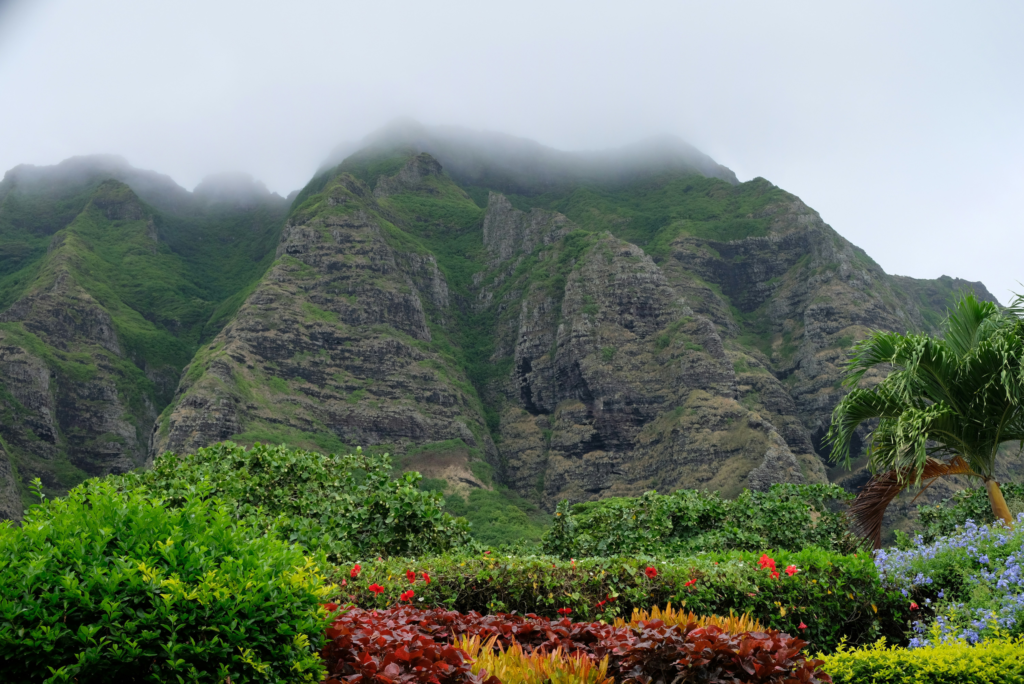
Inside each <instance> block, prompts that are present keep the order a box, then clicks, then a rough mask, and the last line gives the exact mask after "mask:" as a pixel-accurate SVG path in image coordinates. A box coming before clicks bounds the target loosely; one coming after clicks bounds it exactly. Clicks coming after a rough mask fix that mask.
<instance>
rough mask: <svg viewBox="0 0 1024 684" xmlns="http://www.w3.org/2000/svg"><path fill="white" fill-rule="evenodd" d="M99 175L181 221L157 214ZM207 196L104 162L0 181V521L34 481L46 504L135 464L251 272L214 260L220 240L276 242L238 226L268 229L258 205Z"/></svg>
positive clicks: (79, 162) (27, 171) (244, 262)
mask: <svg viewBox="0 0 1024 684" xmlns="http://www.w3.org/2000/svg"><path fill="white" fill-rule="evenodd" d="M110 176H114V177H124V178H126V179H128V181H129V182H131V183H135V184H137V185H138V186H139V187H140V188H141V189H142V191H143V192H145V193H146V194H147V197H151V198H153V199H154V201H156V202H158V203H160V204H161V205H162V206H165V207H177V208H184V209H186V210H187V212H186V213H187V214H188V215H187V216H185V217H182V216H178V215H171V214H166V213H162V212H161V211H160V210H157V209H154V208H153V207H152V206H150V205H148V204H146V203H145V202H143V201H142V200H141V199H140V198H139V195H138V194H137V193H136V191H135V190H134V189H132V188H131V187H129V185H126V184H125V183H122V182H120V181H118V180H115V179H113V178H111V177H110ZM264 192H265V189H264ZM215 195H216V193H215V192H214V193H212V194H211V195H210V197H213V196H215ZM250 195H252V193H250ZM210 197H204V198H202V199H201V201H199V202H197V201H195V199H194V198H193V197H192V196H191V195H190V194H189V193H188V192H187V191H185V190H183V189H181V188H179V187H178V186H176V185H175V184H174V183H173V182H172V181H171V180H170V179H169V178H166V177H163V176H157V175H156V174H152V173H147V172H139V171H137V170H134V169H132V168H131V167H129V166H127V164H125V163H124V162H123V161H122V160H117V159H107V158H99V159H97V158H84V159H76V160H69V162H66V163H64V164H61V165H58V166H56V167H42V168H36V167H18V168H17V169H14V170H12V171H11V172H8V174H7V175H6V176H5V177H4V180H3V181H2V182H0V515H2V516H7V515H8V514H9V513H10V511H14V514H19V515H20V511H21V508H22V504H21V501H20V500H19V501H18V502H17V504H16V505H15V504H9V502H8V499H10V497H11V496H16V498H19V499H20V497H22V496H24V495H27V492H28V490H27V488H26V486H25V485H26V483H27V482H28V481H29V480H31V479H33V478H35V477H39V478H40V479H41V480H42V482H43V485H44V490H45V491H46V493H47V494H48V495H51V496H52V495H57V494H62V493H63V492H65V491H66V490H67V489H68V488H70V487H71V486H73V485H75V484H77V483H78V482H80V481H81V480H82V479H84V478H85V477H88V476H95V475H104V474H107V473H111V472H123V471H125V470H128V469H131V468H136V467H139V466H142V465H145V464H146V463H147V461H148V458H149V441H150V435H151V433H152V429H153V426H154V422H155V419H156V417H157V415H158V414H159V412H160V410H161V409H162V408H163V407H164V406H165V405H166V404H167V402H168V401H169V400H170V399H171V397H173V395H174V391H175V388H176V386H177V383H178V379H179V376H180V375H181V370H182V368H183V367H184V366H185V365H186V363H187V361H188V359H189V358H190V357H191V356H192V354H193V353H194V351H195V348H196V346H197V342H198V340H199V339H200V338H201V335H202V332H203V330H204V328H206V327H207V325H208V323H207V320H208V319H209V317H210V315H211V313H215V312H216V313H220V314H221V315H225V314H227V315H230V312H232V311H233V309H231V302H230V301H228V302H225V303H224V305H221V306H218V303H219V302H221V301H223V299H224V298H225V297H228V296H230V294H231V288H232V287H236V288H241V287H243V286H245V284H246V282H245V279H244V276H245V275H246V274H247V273H251V272H252V271H253V270H255V269H257V268H258V264H257V265H255V266H253V265H251V264H253V261H252V257H257V260H258V255H259V250H258V247H255V248H253V247H252V246H248V245H247V246H246V247H245V248H243V249H242V250H241V252H242V254H240V256H239V258H238V259H236V260H235V261H234V263H232V261H231V260H230V259H221V258H219V257H220V256H222V254H223V249H221V248H220V246H221V245H222V244H223V243H224V239H228V240H233V239H234V237H235V236H236V235H238V234H242V235H245V236H246V238H247V240H248V241H249V242H250V243H253V242H255V243H259V242H260V241H261V240H265V238H266V233H268V232H272V233H273V237H274V239H275V242H276V236H277V232H276V229H275V228H274V227H273V226H272V225H270V226H266V227H262V226H261V227H260V228H259V230H258V231H253V230H251V229H250V228H249V227H248V226H246V225H245V222H246V219H247V218H252V219H254V220H255V221H263V222H266V221H267V219H268V217H271V216H272V212H269V211H268V209H267V205H266V203H265V202H264V204H263V205H261V206H259V207H256V208H253V206H252V205H251V204H248V205H246V207H245V208H242V209H239V208H235V207H233V206H229V205H223V203H221V204H217V203H216V202H213V200H211V199H210ZM250 199H251V198H250ZM264 199H265V198H264ZM278 200H280V198H278ZM208 201H209V202H213V205H215V206H213V205H211V206H213V208H211V209H207V208H204V207H206V204H204V203H206V202H208ZM204 212H206V213H204ZM240 224H241V225H240ZM190 237H191V239H190ZM204 239H205V240H206V241H208V242H209V243H213V244H211V245H208V246H201V247H200V249H198V250H194V251H193V253H194V254H196V259H195V260H193V261H192V262H191V263H190V262H189V260H188V258H187V257H186V258H183V257H182V256H181V255H180V254H179V253H178V252H176V251H175V247H174V246H175V245H176V246H178V247H180V246H182V245H183V244H184V245H185V246H186V248H191V247H192V246H193V245H194V244H195V243H197V242H198V243H202V241H203V240H204ZM211 272H212V273H211ZM211 276H212V277H211ZM218 278H220V281H219V282H218ZM10 481H14V483H15V485H14V489H11V488H10V487H9V486H8V485H9V484H10ZM12 492H13V494H12ZM12 515H13V514H12Z"/></svg>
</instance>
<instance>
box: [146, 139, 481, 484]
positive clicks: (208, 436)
mask: <svg viewBox="0 0 1024 684" xmlns="http://www.w3.org/2000/svg"><path fill="white" fill-rule="evenodd" d="M424 175H431V176H434V177H439V175H440V167H439V166H437V164H436V162H433V160H430V159H426V160H423V159H418V158H414V159H413V160H412V161H411V162H410V164H409V166H407V167H406V168H404V169H403V170H402V171H401V172H400V173H399V174H398V175H397V176H395V177H392V178H386V179H382V181H381V182H380V183H378V184H377V188H376V190H371V189H370V188H369V187H368V186H366V185H365V184H364V183H362V182H360V181H359V180H357V179H356V178H354V177H352V176H351V175H348V174H342V175H340V176H339V177H337V178H336V179H334V180H333V181H332V182H331V183H329V184H328V185H327V187H326V188H324V190H323V191H322V192H321V193H319V194H317V195H316V196H314V197H313V198H311V199H310V200H308V201H307V202H306V204H305V205H304V206H303V208H302V209H300V210H299V211H297V212H296V213H294V214H293V216H292V218H291V219H290V220H289V221H288V223H287V224H286V226H285V228H284V232H283V233H282V236H281V242H280V245H279V247H278V250H277V260H276V261H275V262H274V264H273V266H272V267H271V269H270V271H269V272H268V273H267V274H266V275H265V276H264V278H263V280H262V281H261V282H260V284H259V286H258V287H257V288H256V290H255V291H254V292H253V293H252V294H251V295H250V296H249V298H248V299H247V300H246V302H245V304H243V305H242V307H241V309H239V311H238V314H237V315H236V317H235V319H234V320H233V321H232V322H231V323H229V324H228V325H227V326H226V327H225V328H224V330H223V331H221V333H220V334H219V335H218V336H217V337H216V338H215V339H214V340H213V343H212V344H210V345H209V346H208V347H206V348H204V349H203V350H201V351H200V353H199V354H198V355H197V356H196V358H195V360H193V362H192V364H191V365H190V367H189V368H188V369H187V370H186V372H185V374H184V375H183V378H182V382H181V384H180V385H179V389H178V392H177V395H176V396H175V398H174V401H173V403H172V405H171V406H170V407H169V408H168V409H167V411H166V412H165V416H164V419H163V422H162V423H161V426H160V428H159V429H158V430H157V432H156V434H155V435H154V439H153V452H154V453H159V452H162V451H164V450H172V451H177V452H187V451H189V450H193V449H195V448H197V447H200V446H205V445H207V444H210V443H212V442H215V441H219V440H223V439H236V440H240V441H257V440H262V441H286V442H288V443H289V444H292V445H296V446H309V447H311V448H320V449H342V448H345V445H351V446H356V445H365V446H380V445H387V448H388V449H389V450H391V451H393V452H396V453H398V454H404V453H407V452H409V451H410V447H412V446H415V445H422V444H425V443H438V442H445V441H458V442H460V443H461V444H462V445H465V446H466V447H468V448H469V449H473V450H481V451H483V452H487V453H492V454H493V452H494V446H493V443H492V442H491V438H490V435H489V434H487V431H486V428H485V427H484V423H483V419H482V417H481V408H480V404H479V400H478V399H476V397H475V393H473V392H472V391H471V390H467V388H468V387H469V386H468V383H467V380H466V378H465V376H464V373H463V371H462V370H461V369H460V368H459V367H458V365H457V364H455V363H452V361H451V359H450V358H447V357H446V355H445V354H443V353H441V351H440V349H439V347H438V345H437V344H436V343H435V341H434V339H433V334H432V332H431V326H432V325H436V324H438V323H439V322H442V321H443V320H444V319H445V316H446V312H447V310H448V307H449V300H448V290H447V284H446V281H445V278H444V277H443V275H442V274H441V273H440V271H439V270H438V267H437V263H436V260H435V258H434V257H433V256H431V255H429V254H425V253H420V252H417V251H412V250H411V249H410V247H413V245H408V244H403V234H402V231H401V230H400V228H397V227H396V226H395V224H394V223H393V222H392V221H398V220H399V219H397V218H396V217H395V216H391V215H389V213H388V212H387V211H386V210H385V209H384V208H383V207H381V206H380V205H379V204H378V202H377V201H376V199H375V197H376V198H381V197H386V196H388V195H389V194H393V193H397V192H400V191H402V190H403V189H404V188H407V187H413V188H415V186H416V185H417V184H418V183H419V182H420V181H421V180H422V177H423V176H424ZM449 183H450V181H449ZM465 201H466V202H468V201H469V200H468V198H466V200H465ZM389 219H390V220H389ZM428 311H429V312H431V313H430V314H428ZM467 463H468V459H467V458H463V459H462V467H461V468H456V469H455V470H454V471H453V472H457V473H458V477H460V478H462V479H463V480H466V481H470V482H473V483H474V484H476V485H477V486H481V485H480V484H479V483H477V482H476V479H475V478H474V476H473V475H472V472H471V470H470V469H469V466H468V464H467Z"/></svg>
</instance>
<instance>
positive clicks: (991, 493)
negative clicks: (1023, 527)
mask: <svg viewBox="0 0 1024 684" xmlns="http://www.w3.org/2000/svg"><path fill="white" fill-rule="evenodd" d="M985 489H986V490H988V502H989V503H990V504H992V515H994V516H995V517H996V519H997V520H1002V521H1003V522H1004V523H1006V524H1007V525H1012V524H1013V518H1012V517H1011V516H1010V509H1009V508H1008V507H1007V506H1006V499H1004V498H1003V492H1002V491H1001V490H1000V489H999V483H998V482H996V481H995V480H985Z"/></svg>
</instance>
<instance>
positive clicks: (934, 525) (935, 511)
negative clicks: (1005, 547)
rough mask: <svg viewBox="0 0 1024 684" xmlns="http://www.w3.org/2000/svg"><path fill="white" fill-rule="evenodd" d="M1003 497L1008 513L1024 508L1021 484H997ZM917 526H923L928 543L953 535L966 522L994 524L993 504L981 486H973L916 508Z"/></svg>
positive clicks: (1023, 486)
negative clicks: (949, 496)
mask: <svg viewBox="0 0 1024 684" xmlns="http://www.w3.org/2000/svg"><path fill="white" fill-rule="evenodd" d="M999 487H1000V489H1001V490H1002V492H1003V496H1004V497H1005V498H1006V504H1007V506H1009V508H1010V512H1011V513H1013V514H1015V515H1016V514H1017V513H1020V512H1021V510H1022V509H1021V507H1022V505H1024V485H1019V484H1013V483H1003V484H1001V485H999ZM917 512H918V515H919V516H920V518H919V520H920V523H921V524H922V525H923V526H924V532H923V533H922V535H921V536H922V537H923V538H924V540H925V542H928V543H931V542H933V541H935V540H936V539H938V538H939V537H945V536H948V535H951V534H956V533H957V532H958V531H959V530H958V529H957V528H962V527H964V525H966V524H967V521H968V520H971V521H973V522H974V523H975V524H977V525H991V524H992V523H993V522H995V516H994V515H992V504H991V503H989V500H988V492H986V491H985V488H984V487H972V488H970V489H963V490H961V491H959V492H955V493H954V494H953V496H952V498H949V499H947V500H945V501H943V502H941V503H938V504H934V505H931V506H928V505H922V506H918V507H917Z"/></svg>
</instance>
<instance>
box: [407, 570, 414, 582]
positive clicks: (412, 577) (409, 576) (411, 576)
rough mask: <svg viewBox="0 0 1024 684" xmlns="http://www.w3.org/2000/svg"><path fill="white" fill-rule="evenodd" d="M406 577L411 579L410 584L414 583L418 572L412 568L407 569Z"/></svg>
mask: <svg viewBox="0 0 1024 684" xmlns="http://www.w3.org/2000/svg"><path fill="white" fill-rule="evenodd" d="M405 579H407V580H409V584H412V583H413V582H415V581H416V573H415V572H413V571H412V570H406V571H405Z"/></svg>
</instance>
